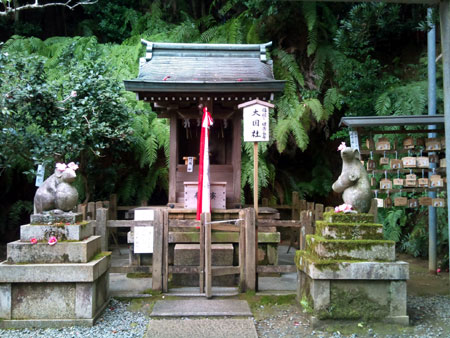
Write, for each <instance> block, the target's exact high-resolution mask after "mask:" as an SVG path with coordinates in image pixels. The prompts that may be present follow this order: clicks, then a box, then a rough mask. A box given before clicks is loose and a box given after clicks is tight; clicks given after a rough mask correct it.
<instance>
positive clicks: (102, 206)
mask: <svg viewBox="0 0 450 338" xmlns="http://www.w3.org/2000/svg"><path fill="white" fill-rule="evenodd" d="M104 207H105V206H104V205H103V202H102V201H97V202H95V209H100V208H104Z"/></svg>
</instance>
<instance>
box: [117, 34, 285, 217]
mask: <svg viewBox="0 0 450 338" xmlns="http://www.w3.org/2000/svg"><path fill="white" fill-rule="evenodd" d="M142 43H143V44H144V45H146V55H145V57H143V58H141V59H140V65H139V75H138V77H137V78H136V79H134V80H127V81H125V88H126V89H127V90H129V91H133V92H135V93H136V95H137V98H138V99H139V100H143V101H146V102H149V103H150V104H151V105H152V108H153V110H154V111H156V112H157V113H158V117H160V118H168V119H170V165H169V196H168V203H169V205H174V206H176V207H186V208H191V207H190V206H191V205H192V201H189V200H186V199H187V197H186V195H187V194H188V193H189V192H190V191H191V190H192V189H194V190H195V189H196V182H197V179H198V158H199V144H200V131H201V130H200V129H201V128H200V124H201V118H202V108H203V107H207V108H208V111H209V112H210V113H211V115H212V118H213V119H214V124H213V126H212V127H211V129H210V145H209V148H210V151H209V152H210V163H211V166H210V180H211V195H214V196H212V197H211V199H212V208H222V209H224V208H235V207H238V206H239V205H240V201H241V138H242V125H241V124H242V112H241V111H239V110H238V108H237V106H238V105H239V104H241V103H243V102H247V101H251V100H254V99H260V100H273V97H274V94H275V93H277V92H281V91H283V88H284V81H279V80H275V79H274V76H273V66H272V61H271V60H268V59H267V56H266V49H267V48H268V47H270V46H271V44H272V43H271V42H269V43H265V44H248V45H243V44H189V43H186V44H185V43H159V42H149V41H145V40H142ZM189 162H190V163H189ZM192 164H193V166H192ZM195 191H196V190H195ZM195 191H194V194H193V196H195ZM223 192H225V196H223ZM219 193H221V194H222V196H221V197H222V200H223V203H221V204H219V203H215V201H214V199H215V198H216V197H218V196H216V195H217V194H219ZM194 198H195V197H194ZM194 208H195V207H194Z"/></svg>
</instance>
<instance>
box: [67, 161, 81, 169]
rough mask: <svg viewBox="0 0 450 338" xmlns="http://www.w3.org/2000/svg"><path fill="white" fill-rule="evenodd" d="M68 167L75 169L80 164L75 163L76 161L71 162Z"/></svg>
mask: <svg viewBox="0 0 450 338" xmlns="http://www.w3.org/2000/svg"><path fill="white" fill-rule="evenodd" d="M67 167H69V168H70V169H72V170H73V171H75V170H77V169H78V164H76V163H74V162H70V163H69V164H68V165H67Z"/></svg>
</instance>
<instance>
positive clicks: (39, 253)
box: [7, 236, 101, 264]
mask: <svg viewBox="0 0 450 338" xmlns="http://www.w3.org/2000/svg"><path fill="white" fill-rule="evenodd" d="M100 245H101V242H100V236H91V237H89V238H87V239H85V240H83V241H79V242H65V241H62V242H58V243H56V244H55V245H53V246H50V245H48V244H47V243H36V244H31V243H30V242H22V241H15V242H10V243H8V245H7V262H8V263H10V264H17V263H87V262H89V261H90V260H91V259H92V258H93V257H94V256H95V255H96V254H98V253H99V252H100V250H101V249H100Z"/></svg>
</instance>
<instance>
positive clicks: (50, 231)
mask: <svg viewBox="0 0 450 338" xmlns="http://www.w3.org/2000/svg"><path fill="white" fill-rule="evenodd" d="M92 235H94V228H93V224H92V222H89V223H87V224H86V223H84V224H69V225H64V226H62V225H61V226H57V225H32V224H26V225H22V226H21V227H20V240H21V241H24V242H29V241H30V240H31V239H32V238H36V239H37V240H38V241H41V240H48V239H49V237H50V236H55V237H57V238H58V240H71V241H80V240H83V239H85V238H88V237H90V236H92Z"/></svg>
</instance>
